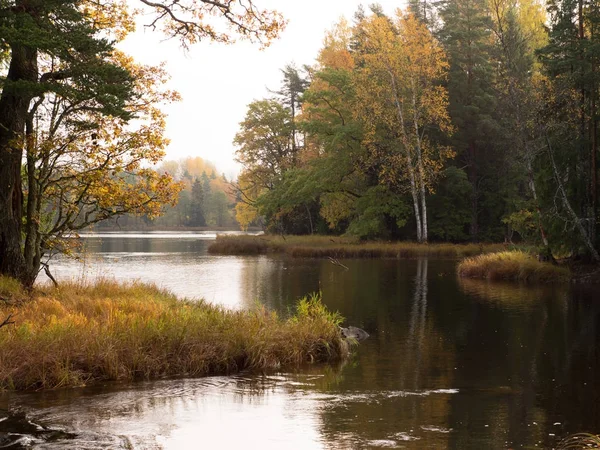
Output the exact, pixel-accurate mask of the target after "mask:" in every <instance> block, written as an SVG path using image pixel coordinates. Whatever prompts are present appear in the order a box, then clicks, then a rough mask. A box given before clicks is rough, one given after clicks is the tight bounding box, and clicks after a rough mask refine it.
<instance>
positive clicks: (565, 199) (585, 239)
mask: <svg viewBox="0 0 600 450" xmlns="http://www.w3.org/2000/svg"><path fill="white" fill-rule="evenodd" d="M546 143H547V145H548V154H549V155H550V162H551V163H552V171H553V172H554V178H555V179H556V182H557V184H558V192H559V194H560V197H561V200H562V202H563V205H564V207H565V209H566V210H567V212H568V214H569V216H570V217H571V220H572V221H573V222H574V223H575V227H576V228H577V231H579V234H580V235H581V239H582V240H583V243H584V244H585V246H586V248H587V249H588V251H589V252H590V255H591V256H592V259H593V260H594V261H596V262H600V255H599V254H598V251H597V250H596V249H595V248H594V244H593V243H592V241H591V239H590V236H589V235H588V232H587V230H586V229H585V227H584V226H583V224H582V223H581V219H580V218H579V217H578V216H577V213H575V210H574V209H573V207H572V206H571V203H570V202H569V198H568V197H567V192H566V191H565V187H564V185H563V183H562V180H561V179H560V175H559V173H558V168H557V167H556V162H555V161H554V152H553V151H552V146H551V145H550V139H548V137H547V136H546Z"/></svg>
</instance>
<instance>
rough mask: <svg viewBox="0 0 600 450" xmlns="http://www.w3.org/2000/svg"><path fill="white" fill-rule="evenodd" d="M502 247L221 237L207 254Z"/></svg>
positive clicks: (402, 253)
mask: <svg viewBox="0 0 600 450" xmlns="http://www.w3.org/2000/svg"><path fill="white" fill-rule="evenodd" d="M504 248H505V246H504V245H503V244H430V245H420V244H417V243H414V242H412V243H411V242H375V241H373V242H368V241H367V242H362V241H361V240H360V239H358V238H356V237H351V236H343V237H339V236H316V235H312V236H274V235H258V236H243V235H242V236H224V235H219V236H217V239H216V241H215V242H214V243H212V244H211V245H210V246H209V248H208V251H209V252H210V253H213V254H221V255H259V254H268V253H286V254H288V255H290V256H293V257H309V258H323V257H330V258H415V257H419V256H432V257H441V258H461V257H466V256H472V255H478V254H481V253H489V252H497V251H500V250H503V249H504Z"/></svg>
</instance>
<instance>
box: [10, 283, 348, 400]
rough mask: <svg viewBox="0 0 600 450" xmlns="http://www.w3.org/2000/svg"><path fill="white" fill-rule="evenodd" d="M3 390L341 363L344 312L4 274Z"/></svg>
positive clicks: (315, 298) (314, 299) (315, 304)
mask: <svg viewBox="0 0 600 450" xmlns="http://www.w3.org/2000/svg"><path fill="white" fill-rule="evenodd" d="M0 298H1V299H2V300H3V301H2V302H0V316H1V317H7V318H9V320H8V321H7V323H8V322H14V323H10V324H8V325H5V326H4V327H0V331H1V332H0V390H23V389H45V388H58V387H71V386H81V385H85V384H88V383H93V382H98V381H106V380H115V381H131V380H138V379H152V378H161V377H177V376H202V375H211V374H230V373H235V372H239V371H241V370H267V369H279V368H283V367H287V368H290V367H297V366H299V365H302V364H308V363H317V362H334V361H341V360H343V359H344V358H346V356H347V355H348V350H349V349H348V345H349V344H348V342H347V341H346V340H345V339H343V338H342V336H341V333H340V329H339V324H340V323H341V321H342V318H341V317H340V315H339V314H337V313H332V312H329V311H328V310H327V309H326V308H325V307H324V306H323V304H322V303H321V301H320V296H319V294H313V295H310V296H308V297H306V298H304V299H301V300H299V302H298V304H297V307H296V311H295V312H294V314H293V315H292V316H291V317H289V318H282V317H279V316H278V315H277V314H276V313H274V312H271V311H268V310H266V309H265V308H264V307H260V306H258V305H257V306H256V307H255V308H254V309H253V310H250V311H232V310H227V309H225V308H222V307H219V306H214V305H210V304H208V303H205V302H204V301H188V300H180V299H177V298H176V297H175V296H174V295H172V294H170V293H169V292H166V291H164V290H160V289H158V288H156V287H154V286H149V285H144V284H140V283H127V284H118V283H116V282H113V281H106V280H104V281H102V280H101V281H98V282H96V283H95V284H93V285H86V284H77V283H70V284H69V283H65V284H62V285H61V287H60V288H50V287H40V288H38V289H36V290H34V291H33V292H25V291H23V289H22V287H21V286H20V283H19V282H18V281H16V280H13V279H9V278H6V277H0Z"/></svg>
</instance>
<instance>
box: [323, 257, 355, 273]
mask: <svg viewBox="0 0 600 450" xmlns="http://www.w3.org/2000/svg"><path fill="white" fill-rule="evenodd" d="M327 258H328V259H329V262H330V263H331V264H333V265H334V266H340V267H343V268H344V269H346V270H350V269H349V268H348V267H346V266H345V265H343V264H342V263H341V262H339V261H338V260H337V259H335V258H332V257H331V256H328V257H327Z"/></svg>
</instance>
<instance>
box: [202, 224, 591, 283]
mask: <svg viewBox="0 0 600 450" xmlns="http://www.w3.org/2000/svg"><path fill="white" fill-rule="evenodd" d="M208 251H209V253H212V254H217V255H259V254H271V253H273V254H274V253H280V254H287V255H290V256H292V257H309V258H332V259H334V260H337V259H338V258H390V259H409V258H418V257H434V258H451V259H461V260H462V261H461V262H460V263H459V265H458V266H457V273H458V275H459V276H461V277H465V278H482V279H488V280H509V281H510V280H512V281H520V282H538V283H555V282H559V283H565V282H573V283H578V284H595V283H600V267H599V266H598V265H590V264H578V265H574V264H570V263H569V262H563V263H561V264H558V265H557V264H551V263H549V262H540V261H538V260H537V255H535V254H534V253H530V252H527V251H524V250H522V249H520V248H518V247H516V246H514V245H507V244H498V243H496V244H494V243H490V244H452V243H434V244H417V243H414V242H380V241H366V242H362V241H360V240H359V239H356V238H352V237H341V236H317V235H312V236H275V235H260V236H247V235H242V236H217V239H216V241H215V242H213V243H212V244H211V245H210V246H209V248H208ZM334 262H335V261H334Z"/></svg>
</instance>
